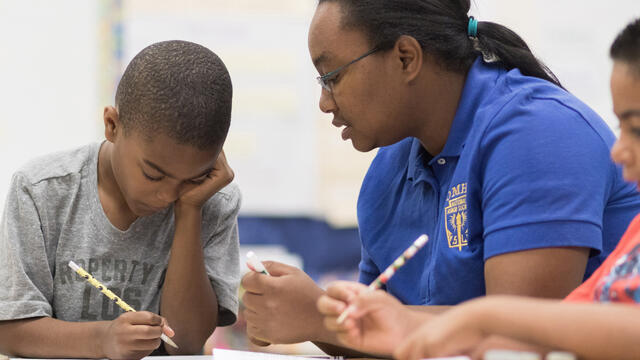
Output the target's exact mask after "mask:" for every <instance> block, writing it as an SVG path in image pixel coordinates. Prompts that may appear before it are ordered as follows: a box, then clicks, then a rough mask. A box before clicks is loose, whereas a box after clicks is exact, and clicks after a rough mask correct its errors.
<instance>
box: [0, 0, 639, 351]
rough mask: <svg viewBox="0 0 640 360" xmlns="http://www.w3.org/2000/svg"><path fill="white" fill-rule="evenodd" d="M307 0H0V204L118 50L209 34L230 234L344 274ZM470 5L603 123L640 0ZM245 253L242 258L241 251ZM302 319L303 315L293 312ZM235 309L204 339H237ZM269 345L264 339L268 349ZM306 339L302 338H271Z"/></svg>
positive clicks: (345, 255) (342, 168)
mask: <svg viewBox="0 0 640 360" xmlns="http://www.w3.org/2000/svg"><path fill="white" fill-rule="evenodd" d="M315 6H316V1H315V0H267V1H261V0H191V1H157V0H156V1H152V0H59V1H46V0H38V1H36V0H0V84H1V85H0V208H4V206H3V204H4V197H5V194H6V192H7V188H8V185H9V182H10V179H11V175H12V173H13V172H14V171H15V170H16V169H17V168H18V167H20V166H21V165H22V164H23V163H24V162H25V161H27V160H28V159H30V158H33V157H35V156H38V155H42V154H46V153H49V152H52V151H57V150H64V149H70V148H73V147H77V146H81V145H84V144H87V143H89V142H95V141H100V140H102V139H103V131H104V129H103V123H102V110H103V107H104V106H105V105H113V103H114V93H115V88H116V86H117V83H118V80H119V78H120V76H121V74H122V72H123V71H124V68H125V67H126V64H127V63H128V62H129V60H130V59H131V58H132V57H133V56H134V55H135V54H136V53H137V52H139V51H140V50H142V48H144V47H146V46H147V45H149V44H151V43H153V42H157V41H162V40H172V39H182V40H188V41H192V42H196V43H199V44H202V45H204V46H207V47H208V48H210V49H211V50H213V51H214V52H215V53H217V54H218V55H219V56H220V57H221V58H222V60H223V61H224V62H225V63H226V65H227V67H228V69H229V72H230V74H231V78H232V81H233V85H234V98H233V113H232V122H231V130H230V133H229V137H228V140H227V143H226V145H225V152H226V155H227V158H228V160H229V163H230V164H231V166H232V167H233V169H234V170H235V173H236V180H235V181H236V182H237V183H238V184H239V186H240V188H241V190H242V192H243V197H244V200H243V207H242V210H241V213H240V215H241V216H240V219H239V226H240V239H241V244H242V246H243V250H242V251H241V253H242V254H244V253H246V249H249V248H251V249H253V250H254V251H256V252H257V253H258V255H260V257H262V258H264V259H276V260H281V261H284V262H287V263H289V264H293V265H297V266H300V267H303V268H304V269H305V271H307V272H308V273H309V274H310V275H311V276H312V277H313V278H314V279H315V280H316V281H318V282H319V283H321V284H325V283H326V282H327V281H330V280H333V279H338V278H340V279H355V278H356V272H357V263H358V261H359V258H360V253H359V242H358V233H357V224H356V217H355V209H356V200H357V196H358V191H359V186H360V183H361V181H362V178H363V176H364V174H365V172H366V169H367V167H368V164H369V163H370V161H371V159H372V158H373V156H375V153H374V152H371V153H366V154H365V153H359V152H357V151H355V150H354V149H353V148H352V147H351V143H350V142H348V143H345V142H343V141H342V140H341V138H340V133H339V130H338V129H336V128H334V127H332V126H331V123H330V122H331V116H330V115H326V114H322V113H321V112H320V110H319V109H318V99H319V96H320V87H319V86H318V85H317V83H316V81H315V79H314V77H315V76H317V73H316V71H315V69H314V68H313V65H312V64H311V61H310V59H309V55H308V51H307V28H308V25H309V22H310V20H311V17H312V15H313V12H314V9H315ZM471 15H475V16H476V18H478V19H479V20H481V21H482V20H489V21H494V22H498V23H501V24H503V25H507V26H508V27H510V28H511V29H512V30H515V31H516V32H517V33H518V34H519V35H521V36H522V37H523V38H524V39H525V40H526V41H527V42H528V44H529V46H530V47H531V48H532V50H533V51H534V53H535V54H536V55H537V56H538V57H539V58H540V59H542V60H543V61H544V62H545V63H546V64H547V65H548V66H549V67H550V68H551V69H552V70H553V71H554V72H555V74H556V75H557V76H558V78H559V79H560V81H561V82H562V83H563V84H564V86H565V87H566V88H567V89H568V90H569V91H571V92H572V93H574V94H575V95H577V96H578V97H579V98H580V99H582V100H583V101H584V102H586V103H587V104H589V105H590V106H591V107H592V108H594V109H595V110H596V111H597V112H598V113H599V114H600V115H601V116H602V117H603V118H604V119H605V120H606V121H607V123H608V124H609V125H610V126H612V128H614V130H615V128H616V127H617V122H616V120H615V117H614V115H613V113H612V111H611V101H610V96H609V84H608V78H609V73H610V67H611V64H610V61H609V59H608V48H609V45H610V44H611V42H612V40H613V38H614V37H615V35H616V33H617V32H618V31H620V30H621V29H622V27H623V26H624V25H625V24H626V23H627V22H628V21H630V20H631V19H632V18H634V17H638V16H640V1H638V0H615V1H608V2H605V1H597V0H583V1H580V2H576V1H557V0H518V1H513V0H475V1H473V7H472V10H471ZM0 251H2V249H0ZM243 262H244V261H243ZM301 321H303V319H301ZM242 326H243V322H242V319H240V321H239V322H238V324H236V325H234V326H232V327H231V328H225V329H222V330H220V331H216V334H215V335H214V336H213V337H212V338H211V339H210V341H209V343H208V344H207V346H208V351H210V348H211V347H212V346H219V347H232V348H240V349H244V348H248V347H249V344H248V343H247V341H246V338H244V336H243V328H242ZM267 350H269V348H267ZM274 350H275V351H280V352H305V353H308V352H313V351H314V350H313V348H311V347H309V346H308V345H305V344H302V345H294V346H289V347H285V348H280V347H278V348H276V349H274Z"/></svg>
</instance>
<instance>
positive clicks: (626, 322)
mask: <svg viewBox="0 0 640 360" xmlns="http://www.w3.org/2000/svg"><path fill="white" fill-rule="evenodd" d="M611 57H612V58H613V60H614V67H613V72H612V75H611V92H612V97H613V105H614V112H615V113H616V115H617V116H618V118H619V120H620V138H619V139H618V140H617V142H616V144H615V145H614V147H613V149H612V150H611V157H612V158H613V159H614V160H615V161H616V162H617V163H619V164H621V165H622V166H623V170H624V178H625V179H626V180H628V181H632V182H634V183H635V184H636V185H637V186H640V19H638V20H635V21H634V22H632V23H631V24H629V25H628V26H627V27H626V28H625V29H624V30H623V31H622V33H621V34H620V35H619V36H618V37H617V38H616V40H615V41H614V43H613V45H612V47H611ZM328 294H329V296H323V297H322V298H321V299H320V300H319V302H318V306H319V309H320V311H321V312H322V313H324V314H325V315H326V316H327V319H326V321H325V322H326V324H327V326H329V327H330V328H331V329H333V330H335V331H337V333H338V334H339V338H340V339H341V340H342V341H343V342H344V343H345V344H347V345H350V346H353V347H356V348H360V349H362V350H368V351H377V352H380V353H386V354H390V353H391V352H392V351H394V350H395V353H394V355H395V357H397V358H400V359H418V358H424V357H430V356H445V355H453V354H462V353H466V354H470V355H473V358H482V355H483V352H484V350H486V349H488V348H491V347H495V346H496V342H495V340H491V339H496V336H501V337H508V338H511V339H515V340H517V341H520V342H526V343H527V344H528V345H525V344H522V343H518V342H514V341H510V342H509V343H507V342H505V341H504V340H503V341H502V344H501V345H500V347H503V346H505V345H507V346H509V347H511V348H519V349H527V350H536V351H539V352H541V353H544V352H546V351H547V350H548V349H562V350H568V351H571V352H574V353H575V354H576V355H578V356H579V357H580V358H581V359H638V358H639V357H640V342H638V341H637V339H638V336H639V335H640V307H638V306H629V305H630V304H631V305H637V304H638V303H640V216H636V218H635V219H634V220H633V222H632V223H631V225H630V226H629V228H628V230H627V231H626V233H625V234H624V236H623V237H622V239H621V240H620V243H619V244H618V246H617V247H616V249H615V250H614V252H612V253H611V255H610V256H609V257H608V258H607V259H606V261H605V262H604V263H603V264H602V265H601V266H600V267H599V268H598V269H597V270H596V272H595V273H594V274H593V275H592V276H591V277H590V278H589V279H588V280H587V281H586V282H585V283H584V284H582V285H581V286H580V287H578V288H577V289H576V290H574V291H573V292H572V293H571V294H570V295H569V296H567V297H566V298H565V301H564V302H558V301H553V300H535V299H526V298H516V297H504V296H493V297H485V298H481V299H477V300H472V301H469V302H466V303H464V304H462V305H460V306H458V307H457V308H456V309H454V310H451V311H448V312H446V313H445V314H443V315H440V316H435V317H431V318H427V317H425V316H423V315H424V314H416V313H415V312H413V313H411V312H409V311H407V310H406V309H404V308H403V307H402V306H401V305H400V304H399V303H398V302H397V300H395V299H393V298H392V297H391V296H389V295H388V294H385V293H384V292H381V291H379V292H367V291H365V290H364V286H363V285H360V286H358V285H354V284H350V283H336V284H334V285H332V286H330V287H329V289H328ZM348 303H351V304H352V305H353V306H354V307H355V308H356V309H357V311H354V312H353V313H351V315H350V316H349V318H347V320H346V321H345V322H344V323H342V324H337V323H336V316H337V315H338V314H340V313H341V312H342V311H343V310H344V309H345V308H346V306H347V304H348ZM578 303H579V304H578ZM599 303H610V304H608V305H602V304H599ZM403 319H407V321H403ZM398 345H400V346H398Z"/></svg>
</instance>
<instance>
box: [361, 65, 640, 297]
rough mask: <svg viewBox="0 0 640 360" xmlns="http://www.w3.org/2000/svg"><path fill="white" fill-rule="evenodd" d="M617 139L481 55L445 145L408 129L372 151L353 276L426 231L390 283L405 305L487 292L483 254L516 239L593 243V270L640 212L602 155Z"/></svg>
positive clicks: (557, 94) (567, 99) (546, 87)
mask: <svg viewBox="0 0 640 360" xmlns="http://www.w3.org/2000/svg"><path fill="white" fill-rule="evenodd" d="M614 141H615V136H614V135H613V133H612V132H611V130H610V129H609V127H608V126H607V125H606V124H605V123H604V121H603V120H602V119H601V118H600V117H599V116H598V115H597V114H596V113H595V112H594V111H593V110H591V109H590V108H589V107H587V106H586V105H585V104H583V103H582V102H581V101H579V100H578V99H577V98H576V97H574V96H573V95H571V94H569V93H568V92H566V91H565V90H563V89H561V88H559V87H557V86H555V85H553V84H551V83H550V82H547V81H544V80H541V79H537V78H533V77H528V76H524V75H522V74H521V73H520V71H519V70H517V69H514V70H511V71H506V70H504V69H503V68H501V67H498V66H496V65H491V64H486V63H484V62H483V61H482V59H480V58H479V59H477V60H476V61H475V63H474V64H473V66H472V67H471V69H470V71H469V73H468V75H467V79H466V83H465V86H464V89H463V92H462V97H461V100H460V104H459V105H458V109H457V112H456V115H455V118H454V120H453V124H452V127H451V130H450V132H449V136H448V138H447V142H446V144H445V146H444V149H443V150H442V152H441V153H440V154H438V155H437V156H435V157H432V156H431V155H429V154H428V153H427V152H426V151H425V150H424V148H423V147H422V145H421V143H420V142H419V141H418V140H417V139H415V138H408V139H405V140H403V141H401V142H399V143H396V144H394V145H391V146H387V147H384V148H381V149H380V150H379V151H378V154H377V156H376V158H375V159H374V161H373V162H372V164H371V166H370V168H369V171H368V172H367V175H366V177H365V179H364V182H363V184H362V188H361V190H360V196H359V199H358V223H359V227H360V237H361V241H362V260H361V262H360V281H361V282H362V283H365V284H368V283H370V282H371V281H373V280H374V279H375V278H376V277H377V276H378V275H379V274H380V272H381V271H383V270H384V269H385V268H386V267H387V266H388V265H389V264H391V262H392V261H393V260H394V259H395V258H396V257H397V256H398V255H400V254H401V253H402V252H403V251H404V250H405V249H406V248H407V247H408V246H409V245H410V244H411V243H412V242H413V241H414V240H415V239H416V238H417V237H418V236H419V235H420V234H422V233H425V234H427V235H429V238H430V240H429V242H428V243H427V244H426V245H425V248H423V249H422V250H421V251H420V252H418V253H417V254H416V255H415V258H414V259H412V260H411V261H409V262H408V263H407V264H406V265H405V266H404V267H402V268H401V269H400V270H399V271H398V272H397V273H396V275H394V277H393V278H392V279H391V280H390V281H389V283H388V285H387V291H389V292H390V293H391V294H393V295H394V296H396V297H398V298H399V299H400V300H401V301H402V302H404V303H406V304H426V305H454V304H457V303H460V302H462V301H464V300H468V299H471V298H474V297H478V296H481V295H484V294H485V281H484V262H485V261H486V260H487V259H488V258H490V257H492V256H496V255H500V254H504V253H510V252H515V251H521V250H528V249H536V248H547V247H559V246H572V247H573V246H575V247H587V248H591V249H592V251H591V257H590V259H589V262H588V265H587V271H586V274H585V278H586V277H588V276H589V275H590V274H591V273H592V272H593V271H594V270H595V269H596V268H597V267H598V266H599V265H600V264H601V263H602V261H603V260H604V258H605V257H606V256H607V255H608V254H609V253H610V252H611V251H612V250H613V248H614V247H615V245H616V243H617V242H618V240H619V239H620V237H621V236H622V234H623V232H624V230H625V229H626V227H627V225H628V224H629V223H630V222H631V220H632V219H633V217H634V216H635V215H636V214H637V213H638V212H640V196H639V195H638V193H637V192H636V189H635V186H634V185H631V184H627V183H625V182H624V181H623V180H622V175H621V171H620V168H619V167H617V166H616V165H615V164H614V163H613V162H612V161H611V160H610V158H609V149H610V148H611V146H612V145H613V143H614ZM505 271H509V269H505Z"/></svg>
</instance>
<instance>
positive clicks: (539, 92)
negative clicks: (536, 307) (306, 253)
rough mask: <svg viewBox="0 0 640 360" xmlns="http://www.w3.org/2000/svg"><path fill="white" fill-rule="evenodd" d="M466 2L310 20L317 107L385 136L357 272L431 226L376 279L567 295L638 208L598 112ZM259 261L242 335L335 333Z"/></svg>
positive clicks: (347, 130) (276, 337)
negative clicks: (396, 266) (388, 275)
mask: <svg viewBox="0 0 640 360" xmlns="http://www.w3.org/2000/svg"><path fill="white" fill-rule="evenodd" d="M469 7H470V4H469V1H464V0H460V1H450V0H369V1H355V0H321V1H320V3H319V5H318V8H317V10H316V13H315V15H314V18H313V20H312V23H311V27H310V30H309V51H310V54H311V58H312V60H313V63H314V65H315V66H316V68H317V69H318V71H319V73H320V74H322V75H321V76H320V77H319V78H318V80H319V82H320V84H321V85H322V87H323V90H322V95H321V98H320V109H321V110H322V111H324V112H327V113H331V114H333V116H334V119H333V122H332V123H333V125H335V126H337V127H343V130H342V138H343V139H345V140H347V139H350V140H351V141H352V143H353V146H354V147H355V148H356V149H357V150H359V151H370V150H372V149H375V148H380V150H379V152H378V155H377V156H376V158H375V160H374V161H373V163H372V164H371V167H370V169H369V171H368V173H367V175H366V177H365V180H364V182H363V185H362V188H361V192H360V197H359V199H358V222H359V228H360V235H361V241H362V260H361V262H360V279H359V280H360V282H362V283H365V284H367V283H369V282H371V281H372V280H373V279H374V278H375V277H376V276H377V275H378V274H379V273H380V271H382V270H383V269H384V268H386V267H387V266H388V265H389V264H390V263H391V262H392V261H393V260H394V259H395V258H396V257H397V256H398V255H399V254H400V253H401V252H402V251H403V250H404V249H406V248H407V247H408V245H410V244H411V242H412V241H413V240H414V239H415V238H416V237H417V236H418V235H420V234H422V233H426V234H427V235H429V237H430V241H429V242H428V243H427V245H426V246H425V248H424V249H423V250H421V251H420V252H419V253H418V254H416V256H415V259H413V260H411V261H410V262H409V263H408V264H407V265H406V266H405V267H403V268H402V270H401V271H399V272H398V273H397V274H396V275H395V276H394V278H392V279H391V281H389V283H388V285H387V290H388V292H389V293H391V294H393V295H394V296H396V297H397V298H398V299H400V301H401V302H402V303H404V304H407V305H430V306H420V307H419V309H421V310H424V311H430V312H435V311H440V310H442V308H443V307H445V308H446V307H447V306H451V305H455V304H458V303H460V302H463V301H465V300H468V299H471V298H474V297H478V296H482V295H485V294H518V295H531V296H539V297H551V298H561V297H564V296H566V295H567V294H568V293H569V292H570V291H571V290H572V289H574V288H575V287H576V286H578V285H579V284H580V283H581V282H582V281H583V279H584V278H585V277H586V276H588V275H590V274H591V273H592V272H593V270H594V269H595V268H597V267H598V265H600V263H601V262H602V260H603V259H604V258H605V257H606V255H607V254H609V252H610V251H611V250H612V249H613V248H614V246H615V244H616V242H617V240H618V239H619V238H620V236H621V235H622V232H623V231H624V229H625V228H626V226H627V225H628V224H629V222H630V221H631V219H632V217H633V216H634V215H635V214H636V213H637V211H638V210H640V201H639V197H638V195H637V194H635V191H634V189H633V187H632V186H629V185H628V184H625V183H624V182H622V180H621V176H620V171H619V169H617V168H616V167H615V165H614V164H613V163H612V162H611V161H610V159H609V157H608V151H609V148H610V146H611V145H612V144H613V142H614V139H615V138H614V135H613V134H612V133H611V131H610V130H609V128H608V127H607V125H606V124H605V123H604V122H603V121H602V120H601V119H600V118H599V117H598V115H597V114H595V113H594V112H593V111H592V110H591V109H589V108H588V107H587V106H586V105H584V104H583V103H581V102H580V101H579V100H578V99H576V98H575V97H574V96H572V95H571V94H569V93H568V92H566V91H565V90H564V89H562V87H561V86H560V84H559V82H558V81H557V79H556V78H555V76H553V74H552V73H551V72H550V71H548V69H546V67H544V65H542V64H540V63H539V62H538V61H537V60H536V58H535V57H534V56H533V55H532V54H531V52H530V50H529V49H528V47H527V45H526V44H525V43H524V41H522V39H520V38H519V37H518V36H517V35H516V34H515V33H513V32H511V31H510V30H508V29H507V28H505V27H503V26H500V25H497V24H493V23H489V22H483V21H480V22H477V21H476V20H475V19H473V18H470V17H469V16H468V15H467V13H468V11H469ZM270 267H271V268H270ZM267 269H268V270H269V272H270V273H271V274H272V275H274V274H275V276H274V277H266V276H261V275H258V274H253V273H252V274H248V275H246V276H245V278H244V279H243V286H244V287H245V289H246V290H247V293H245V296H244V298H243V300H244V304H245V306H246V308H247V311H246V312H245V315H246V317H247V321H248V333H249V335H250V336H252V337H253V338H256V339H258V340H261V341H263V342H297V341H303V340H312V341H316V342H318V343H331V344H336V343H337V340H336V339H335V335H334V334H332V333H331V332H328V331H327V330H326V329H324V328H323V327H322V326H321V323H322V317H321V316H320V314H319V313H318V312H317V310H316V309H315V307H314V306H313V304H315V300H317V299H318V298H319V297H320V295H322V294H323V290H321V289H319V288H318V287H317V286H316V285H315V284H313V282H312V281H311V280H310V279H309V278H308V277H307V276H305V274H304V273H302V272H301V271H299V270H297V269H293V268H291V267H287V266H284V265H282V264H274V263H268V264H267ZM299 319H305V320H306V321H304V322H300V321H299ZM321 345H322V344H321ZM325 349H327V350H330V349H329V348H326V347H325ZM331 352H333V351H331Z"/></svg>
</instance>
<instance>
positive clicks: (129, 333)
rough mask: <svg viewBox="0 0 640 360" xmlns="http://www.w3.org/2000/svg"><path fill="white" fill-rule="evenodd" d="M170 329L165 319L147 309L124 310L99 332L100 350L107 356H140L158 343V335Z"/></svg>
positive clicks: (120, 357)
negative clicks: (103, 330) (102, 331)
mask: <svg viewBox="0 0 640 360" xmlns="http://www.w3.org/2000/svg"><path fill="white" fill-rule="evenodd" d="M163 334H166V335H168V336H173V335H174V332H173V330H172V329H171V328H170V327H169V325H168V324H167V320H166V319H165V318H163V317H162V316H160V315H157V314H154V313H151V312H148V311H138V312H125V313H124V314H122V315H120V316H118V317H117V318H116V319H114V320H112V321H109V322H108V325H107V326H106V329H105V332H104V333H102V334H101V341H100V343H101V344H102V353H103V354H104V355H105V357H107V358H109V359H141V358H143V357H145V356H148V355H149V354H151V353H152V352H153V351H154V350H155V349H157V348H158V347H159V346H160V345H161V344H162V340H161V339H160V337H161V336H162V335H163Z"/></svg>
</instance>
